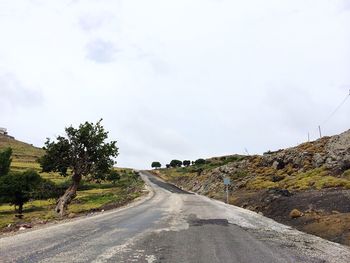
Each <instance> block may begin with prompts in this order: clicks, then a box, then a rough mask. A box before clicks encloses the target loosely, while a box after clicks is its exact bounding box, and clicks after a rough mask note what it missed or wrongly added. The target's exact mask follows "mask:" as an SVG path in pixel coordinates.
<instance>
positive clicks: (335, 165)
mask: <svg viewBox="0 0 350 263" xmlns="http://www.w3.org/2000/svg"><path fill="white" fill-rule="evenodd" d="M157 173H158V174H159V175H160V176H161V177H162V178H163V179H165V180H168V181H170V182H172V183H174V184H176V185H177V186H179V187H181V188H183V189H185V190H189V191H194V192H197V193H200V194H203V195H207V196H209V197H212V198H215V199H219V200H223V198H224V196H225V195H224V185H223V178H224V177H229V178H230V179H231V181H232V185H231V186H230V192H231V195H230V202H231V203H232V204H234V205H238V206H241V207H244V208H247V209H250V210H253V211H256V212H260V213H263V214H264V215H265V216H268V217H271V218H273V219H275V220H276V221H279V222H281V223H284V224H287V225H291V226H293V227H295V228H297V229H299V230H302V231H305V232H308V233H311V234H315V235H318V236H320V237H323V238H326V239H328V240H331V241H335V242H338V243H342V244H346V245H350V130H349V131H347V132H344V133H342V134H340V135H337V136H332V137H324V138H322V139H320V140H317V141H315V142H310V143H304V144H301V145H299V146H297V147H293V148H289V149H285V150H278V151H275V152H271V151H269V152H267V153H265V154H264V155H261V156H260V155H256V156H238V155H234V156H226V157H218V158H211V159H208V160H207V163H206V164H204V165H200V166H198V165H192V166H190V167H183V168H173V169H161V170H159V171H158V172H157Z"/></svg>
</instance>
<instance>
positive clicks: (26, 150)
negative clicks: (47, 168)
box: [0, 134, 44, 165]
mask: <svg viewBox="0 0 350 263" xmlns="http://www.w3.org/2000/svg"><path fill="white" fill-rule="evenodd" d="M6 147H11V148H12V150H13V154H12V156H13V163H14V165H15V164H16V163H35V162H36V160H37V159H38V158H39V157H40V156H42V155H43V154H44V150H43V149H41V148H38V147H35V146H33V145H31V144H28V143H25V142H21V141H17V140H15V139H12V138H10V137H7V136H4V135H1V134H0V149H3V148H6Z"/></svg>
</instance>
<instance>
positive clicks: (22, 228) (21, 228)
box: [18, 226, 26, 231]
mask: <svg viewBox="0 0 350 263" xmlns="http://www.w3.org/2000/svg"><path fill="white" fill-rule="evenodd" d="M18 230H19V231H23V230H26V228H25V227H23V226H21V227H20V228H19V229H18Z"/></svg>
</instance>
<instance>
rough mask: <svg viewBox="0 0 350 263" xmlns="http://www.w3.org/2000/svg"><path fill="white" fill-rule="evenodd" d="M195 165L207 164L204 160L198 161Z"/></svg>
mask: <svg viewBox="0 0 350 263" xmlns="http://www.w3.org/2000/svg"><path fill="white" fill-rule="evenodd" d="M194 164H195V165H202V164H206V161H205V160H204V159H202V158H201V159H197V160H196V161H195V162H194Z"/></svg>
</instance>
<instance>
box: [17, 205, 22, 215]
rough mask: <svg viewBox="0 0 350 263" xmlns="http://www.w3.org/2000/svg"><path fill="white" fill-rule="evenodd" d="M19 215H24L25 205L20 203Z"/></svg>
mask: <svg viewBox="0 0 350 263" xmlns="http://www.w3.org/2000/svg"><path fill="white" fill-rule="evenodd" d="M18 214H20V215H22V214H23V203H20V204H19V205H18Z"/></svg>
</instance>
